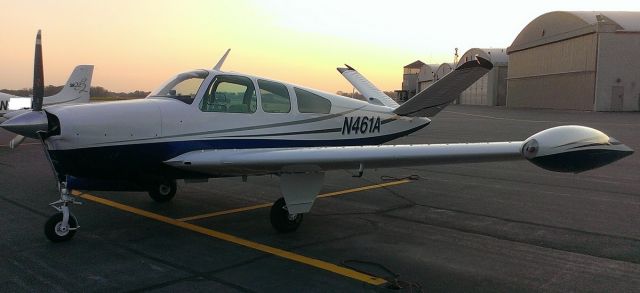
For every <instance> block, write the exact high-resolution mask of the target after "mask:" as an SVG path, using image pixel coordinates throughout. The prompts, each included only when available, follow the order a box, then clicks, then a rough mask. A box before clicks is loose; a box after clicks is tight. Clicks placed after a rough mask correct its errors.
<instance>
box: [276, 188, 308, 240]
mask: <svg viewBox="0 0 640 293" xmlns="http://www.w3.org/2000/svg"><path fill="white" fill-rule="evenodd" d="M270 217H271V226H273V228H274V229H276V231H278V232H280V233H290V232H293V231H295V230H297V229H298V227H299V226H300V223H302V217H303V214H293V215H292V214H289V210H287V204H286V202H285V201H284V198H282V197H281V198H279V199H278V200H277V201H276V202H275V203H274V204H273V206H271V214H270Z"/></svg>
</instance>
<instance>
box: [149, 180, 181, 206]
mask: <svg viewBox="0 0 640 293" xmlns="http://www.w3.org/2000/svg"><path fill="white" fill-rule="evenodd" d="M176 190H177V185H176V181H175V180H171V179H163V180H158V181H156V182H154V183H152V184H150V185H149V189H148V192H149V196H150V197H151V198H152V199H153V200H155V201H156V202H167V201H170V200H171V199H172V198H173V197H174V196H175V195H176Z"/></svg>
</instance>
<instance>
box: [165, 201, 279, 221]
mask: <svg viewBox="0 0 640 293" xmlns="http://www.w3.org/2000/svg"><path fill="white" fill-rule="evenodd" d="M272 205H273V204H271V203H263V204H259V205H254V206H250V207H244V208H237V209H232V210H226V211H219V212H213V213H208V214H202V215H197V216H193V217H186V218H180V219H176V220H178V221H181V222H186V221H193V220H200V219H205V218H212V217H217V216H222V215H228V214H234V213H240V212H246V211H250V210H256V209H261V208H268V207H270V206H272Z"/></svg>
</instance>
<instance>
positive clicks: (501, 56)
mask: <svg viewBox="0 0 640 293" xmlns="http://www.w3.org/2000/svg"><path fill="white" fill-rule="evenodd" d="M476 55H478V56H480V57H482V58H484V59H487V60H489V61H491V63H493V64H494V65H506V64H507V62H509V56H507V50H506V49H504V48H503V49H499V48H498V49H493V48H492V49H480V48H472V49H469V50H467V52H464V54H462V56H461V57H460V60H459V61H458V64H462V63H464V62H467V61H470V60H473V58H475V56H476Z"/></svg>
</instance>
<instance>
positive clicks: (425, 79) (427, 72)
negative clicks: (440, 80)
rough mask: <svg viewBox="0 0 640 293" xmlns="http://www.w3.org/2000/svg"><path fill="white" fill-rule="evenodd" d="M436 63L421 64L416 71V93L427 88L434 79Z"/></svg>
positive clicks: (436, 68)
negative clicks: (418, 70)
mask: <svg viewBox="0 0 640 293" xmlns="http://www.w3.org/2000/svg"><path fill="white" fill-rule="evenodd" d="M438 66H439V65H438V64H423V65H422V67H420V72H418V91H417V92H418V93H419V92H421V91H422V90H424V89H426V88H428V87H429V86H430V85H432V84H433V83H434V82H435V81H436V70H438Z"/></svg>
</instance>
